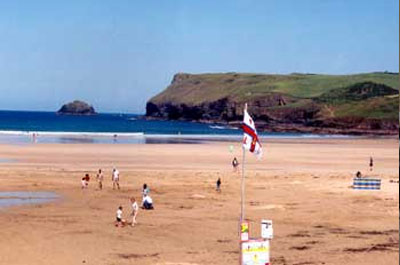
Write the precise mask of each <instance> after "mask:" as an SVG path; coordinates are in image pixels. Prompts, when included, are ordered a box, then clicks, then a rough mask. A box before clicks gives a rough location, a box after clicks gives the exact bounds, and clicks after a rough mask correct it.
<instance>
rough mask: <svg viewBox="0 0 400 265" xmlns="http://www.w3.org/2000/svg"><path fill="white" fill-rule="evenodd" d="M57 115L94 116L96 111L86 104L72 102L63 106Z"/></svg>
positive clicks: (77, 101) (76, 101)
mask: <svg viewBox="0 0 400 265" xmlns="http://www.w3.org/2000/svg"><path fill="white" fill-rule="evenodd" d="M57 113H58V114H66V115H67V114H68V115H94V114H96V111H95V110H94V108H93V107H92V106H90V105H89V104H88V103H86V102H83V101H79V100H75V101H73V102H70V103H67V104H64V105H63V106H62V107H61V108H60V109H59V110H58V111H57Z"/></svg>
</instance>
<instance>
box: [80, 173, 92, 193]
mask: <svg viewBox="0 0 400 265" xmlns="http://www.w3.org/2000/svg"><path fill="white" fill-rule="evenodd" d="M89 180H90V177H89V174H86V175H85V176H84V177H83V178H82V180H81V183H82V189H86V188H87V187H88V186H89Z"/></svg>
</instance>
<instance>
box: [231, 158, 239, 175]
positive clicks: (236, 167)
mask: <svg viewBox="0 0 400 265" xmlns="http://www.w3.org/2000/svg"><path fill="white" fill-rule="evenodd" d="M238 166H239V162H238V160H237V159H236V157H235V158H233V160H232V167H233V171H235V172H236V171H237V170H238Z"/></svg>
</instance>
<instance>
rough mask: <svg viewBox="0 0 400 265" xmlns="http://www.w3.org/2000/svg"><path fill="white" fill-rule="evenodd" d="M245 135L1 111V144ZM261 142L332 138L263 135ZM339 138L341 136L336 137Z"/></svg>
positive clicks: (127, 117)
mask: <svg viewBox="0 0 400 265" xmlns="http://www.w3.org/2000/svg"><path fill="white" fill-rule="evenodd" d="M241 136H242V131H241V130H240V129H238V128H233V127H229V126H226V125H223V124H205V123H198V122H186V121H161V120H147V119H145V118H144V117H143V115H137V114H116V113H102V114H97V115H91V116H75V115H59V114H56V113H55V112H39V111H0V143H115V144H119V143H123V144H126V143H133V144H137V143H140V144H153V143H194V144H195V143H201V142H203V141H231V140H240V139H241ZM260 137H261V138H299V137H307V138H312V137H318V138H320V137H332V136H329V135H312V134H300V133H277V132H263V133H260ZM335 137H340V136H335Z"/></svg>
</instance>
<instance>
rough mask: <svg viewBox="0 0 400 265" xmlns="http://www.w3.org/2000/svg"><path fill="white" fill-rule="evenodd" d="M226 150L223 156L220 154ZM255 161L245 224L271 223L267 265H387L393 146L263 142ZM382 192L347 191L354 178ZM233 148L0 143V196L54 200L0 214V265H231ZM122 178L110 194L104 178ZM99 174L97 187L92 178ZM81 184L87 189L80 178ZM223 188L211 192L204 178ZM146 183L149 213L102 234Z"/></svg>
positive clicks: (394, 237)
mask: <svg viewBox="0 0 400 265" xmlns="http://www.w3.org/2000/svg"><path fill="white" fill-rule="evenodd" d="M230 144H234V147H235V148H234V151H233V153H231V152H230V151H229V145H230ZM264 153H265V154H264V158H263V160H261V161H257V159H256V158H255V157H253V156H252V155H250V154H249V155H247V158H248V159H247V161H248V163H247V166H246V175H247V180H246V184H247V185H246V187H247V190H246V217H247V218H248V219H249V220H250V225H251V227H250V233H251V236H253V237H256V236H259V234H260V231H259V230H260V229H259V226H260V221H261V219H272V220H273V222H274V232H275V238H274V239H273V241H272V243H271V261H272V264H273V265H275V264H282V265H283V264H287V265H289V264H291V265H300V264H301V265H306V264H371V265H372V264H374V265H375V264H398V263H399V248H398V244H399V184H398V183H395V182H393V181H396V182H398V180H399V177H398V170H399V164H398V163H399V162H398V161H399V157H398V140H396V139H299V140H295V139H291V140H288V139H287V140H278V139H271V140H269V141H268V142H266V143H264ZM370 155H372V156H373V157H374V162H375V167H374V171H373V173H372V175H373V176H379V177H381V178H382V185H383V186H382V190H381V191H355V190H352V189H351V188H350V186H351V182H352V177H353V176H354V174H355V173H356V172H357V171H358V170H360V171H361V172H362V173H364V174H366V173H369V168H368V163H369V157H370ZM233 156H237V157H238V159H239V162H241V149H240V144H239V143H227V142H224V143H209V144H198V145H191V144H188V145H185V144H164V145H161V144H160V145H159V144H154V145H143V144H137V145H134V144H133V145H128V144H126V145H125V144H120V145H113V144H24V145H5V144H2V145H0V157H1V158H2V159H10V160H9V161H13V162H7V161H6V162H4V163H0V178H1V184H0V185H1V189H0V190H2V191H55V192H57V193H58V194H60V195H61V196H62V198H61V199H59V200H57V201H55V202H51V203H47V204H40V205H28V206H27V205H22V206H17V207H10V208H6V209H2V210H0V225H1V230H0V235H1V236H0V264H33V265H35V264H41V265H43V264H96V265H97V264H109V265H111V264H144V265H146V264H159V265H178V264H180V265H195V264H238V257H239V251H238V249H239V245H238V218H239V210H240V204H239V201H240V197H239V189H240V186H239V185H240V175H239V173H235V172H233V170H232V168H231V160H232V158H233ZM112 166H116V167H117V168H118V169H119V170H120V173H121V186H122V189H121V190H120V191H117V190H112V188H111V169H112ZM98 168H102V169H103V170H104V171H105V181H104V189H103V190H102V191H99V190H98V189H97V185H96V181H95V180H94V174H95V171H96V170H97V169H98ZM86 172H88V173H90V175H91V176H92V180H91V181H90V184H89V189H87V190H81V188H80V179H81V178H82V177H83V175H84V174H85V173H86ZM218 177H221V179H222V192H221V193H217V192H215V187H214V186H215V181H216V179H217V178H218ZM143 183H147V184H148V185H149V186H150V189H151V195H152V198H153V200H154V202H155V208H156V209H155V210H154V211H140V212H139V215H138V219H137V220H138V225H137V226H135V227H124V228H116V227H114V226H113V222H114V219H115V212H116V210H117V207H118V206H119V205H122V206H123V207H124V215H125V217H128V216H129V211H130V207H129V200H128V198H129V197H130V196H135V197H136V198H138V199H139V200H140V196H141V195H140V194H141V193H140V188H141V186H142V184H143Z"/></svg>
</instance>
